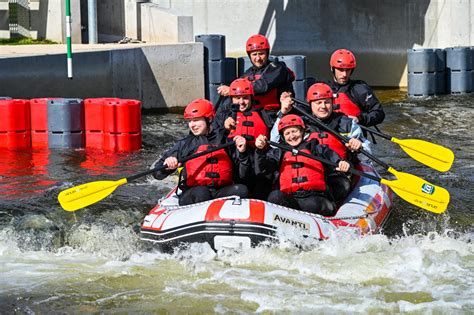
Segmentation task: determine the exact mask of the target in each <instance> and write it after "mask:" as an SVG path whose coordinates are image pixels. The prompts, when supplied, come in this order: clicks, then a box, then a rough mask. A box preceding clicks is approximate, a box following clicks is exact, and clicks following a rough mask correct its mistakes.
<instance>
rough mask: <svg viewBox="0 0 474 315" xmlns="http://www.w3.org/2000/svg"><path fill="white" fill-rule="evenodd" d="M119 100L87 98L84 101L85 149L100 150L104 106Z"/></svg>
mask: <svg viewBox="0 0 474 315" xmlns="http://www.w3.org/2000/svg"><path fill="white" fill-rule="evenodd" d="M118 101H120V99H119V98H102V97H101V98H88V99H85V100H84V115H85V129H86V148H93V149H102V138H103V137H102V135H103V133H104V117H103V115H104V104H105V103H106V102H118Z"/></svg>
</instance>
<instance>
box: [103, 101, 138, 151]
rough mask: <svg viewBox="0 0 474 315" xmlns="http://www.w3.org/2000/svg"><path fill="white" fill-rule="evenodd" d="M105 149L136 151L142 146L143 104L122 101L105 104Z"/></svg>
mask: <svg viewBox="0 0 474 315" xmlns="http://www.w3.org/2000/svg"><path fill="white" fill-rule="evenodd" d="M103 109H104V116H103V118H104V120H103V123H104V134H103V138H102V140H103V149H104V150H108V151H135V150H139V149H140V148H141V145H142V132H141V130H142V126H141V102H140V101H137V100H129V99H121V100H118V101H107V102H105V103H104V108H103Z"/></svg>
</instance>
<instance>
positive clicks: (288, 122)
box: [278, 114, 306, 132]
mask: <svg viewBox="0 0 474 315" xmlns="http://www.w3.org/2000/svg"><path fill="white" fill-rule="evenodd" d="M286 127H301V128H303V129H305V128H306V127H305V125H304V121H303V119H302V118H301V117H300V116H298V115H294V114H289V115H286V116H283V117H282V119H280V121H279V122H278V132H281V131H282V130H283V129H285V128H286Z"/></svg>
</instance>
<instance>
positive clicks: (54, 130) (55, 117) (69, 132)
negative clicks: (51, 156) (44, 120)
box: [48, 99, 84, 148]
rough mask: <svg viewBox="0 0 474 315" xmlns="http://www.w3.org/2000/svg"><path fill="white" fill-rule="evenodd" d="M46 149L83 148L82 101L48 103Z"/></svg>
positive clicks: (66, 100)
mask: <svg viewBox="0 0 474 315" xmlns="http://www.w3.org/2000/svg"><path fill="white" fill-rule="evenodd" d="M48 147H49V148H82V147H84V102H83V101H82V99H54V100H49V101H48Z"/></svg>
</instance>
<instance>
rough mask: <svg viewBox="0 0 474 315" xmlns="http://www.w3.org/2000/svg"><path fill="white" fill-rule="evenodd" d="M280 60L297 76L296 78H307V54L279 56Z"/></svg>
mask: <svg viewBox="0 0 474 315" xmlns="http://www.w3.org/2000/svg"><path fill="white" fill-rule="evenodd" d="M278 61H281V62H284V63H285V64H286V66H287V67H288V68H290V69H291V70H292V71H293V72H294V73H295V76H296V78H295V79H296V80H305V79H306V56H302V55H288V56H278Z"/></svg>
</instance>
